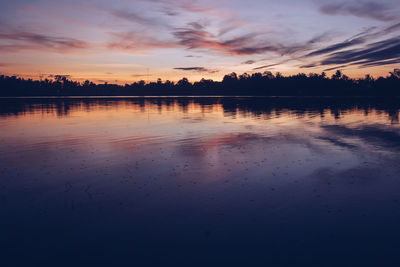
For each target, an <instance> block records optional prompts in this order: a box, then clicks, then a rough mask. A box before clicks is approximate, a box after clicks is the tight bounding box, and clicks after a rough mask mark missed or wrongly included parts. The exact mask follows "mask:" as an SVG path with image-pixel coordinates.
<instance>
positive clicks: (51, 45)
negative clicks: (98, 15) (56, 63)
mask: <svg viewBox="0 0 400 267" xmlns="http://www.w3.org/2000/svg"><path fill="white" fill-rule="evenodd" d="M0 40H3V41H6V42H7V43H6V44H4V43H3V44H0V48H1V49H2V50H3V51H5V50H6V51H21V50H41V49H46V50H52V51H56V52H63V53H64V52H69V51H72V50H80V49H87V48H89V47H90V46H91V45H90V44H89V43H88V42H85V41H81V40H77V39H73V38H68V37H55V36H50V35H44V34H37V33H32V32H25V31H13V32H0Z"/></svg>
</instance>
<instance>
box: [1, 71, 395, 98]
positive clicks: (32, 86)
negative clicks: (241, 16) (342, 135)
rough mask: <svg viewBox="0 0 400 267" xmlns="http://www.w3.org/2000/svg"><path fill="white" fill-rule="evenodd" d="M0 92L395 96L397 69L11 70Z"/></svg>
mask: <svg viewBox="0 0 400 267" xmlns="http://www.w3.org/2000/svg"><path fill="white" fill-rule="evenodd" d="M0 95H1V96H157V95H159V96H185V95H221V96H226V95H235V96H236V95H237V96H244V95H246V96H247V95H248V96H400V69H395V70H394V71H393V72H390V73H389V75H387V76H386V77H379V78H373V77H372V76H370V75H366V76H365V77H364V78H359V79H352V78H349V77H348V76H346V75H345V74H343V73H342V72H341V71H340V70H338V71H336V73H335V74H333V75H332V76H331V77H328V76H327V75H326V73H324V72H323V73H321V74H316V73H310V74H308V75H306V74H304V73H299V74H296V75H290V76H284V75H282V74H280V73H276V74H273V73H271V72H269V71H266V72H264V73H253V74H247V73H244V74H241V75H237V74H236V73H231V74H228V75H225V76H224V78H223V80H222V81H213V80H210V79H201V80H200V81H197V82H194V83H191V82H189V80H188V79H187V78H182V79H181V80H179V81H178V82H176V83H175V82H171V81H168V80H167V81H164V82H163V81H162V80H161V79H158V80H157V81H156V82H150V83H146V82H145V81H138V82H134V83H131V84H125V85H116V84H108V83H104V84H95V83H93V82H90V81H88V80H87V81H85V82H82V83H81V82H77V81H72V80H70V79H69V78H68V77H67V76H63V75H55V76H54V77H53V78H52V79H47V78H46V79H44V80H32V79H24V78H19V77H16V76H5V75H1V76H0Z"/></svg>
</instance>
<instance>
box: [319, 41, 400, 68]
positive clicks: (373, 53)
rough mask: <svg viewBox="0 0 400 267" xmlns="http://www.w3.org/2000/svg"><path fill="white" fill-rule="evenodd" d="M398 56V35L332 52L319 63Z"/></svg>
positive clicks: (399, 52)
mask: <svg viewBox="0 0 400 267" xmlns="http://www.w3.org/2000/svg"><path fill="white" fill-rule="evenodd" d="M399 58H400V37H396V38H391V39H386V40H383V41H379V42H375V43H372V44H369V45H367V46H366V47H364V48H359V49H351V50H347V51H341V52H336V53H333V54H331V55H329V56H327V57H326V58H325V59H324V60H322V61H321V65H330V64H346V63H352V64H366V63H373V62H375V63H378V62H381V61H385V60H390V59H399Z"/></svg>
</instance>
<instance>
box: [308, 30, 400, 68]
mask: <svg viewBox="0 0 400 267" xmlns="http://www.w3.org/2000/svg"><path fill="white" fill-rule="evenodd" d="M398 30H400V23H397V24H394V25H391V26H388V27H386V28H383V29H379V28H376V27H372V28H369V29H367V30H365V31H363V32H361V33H359V34H357V35H355V36H353V37H352V38H350V39H348V40H345V41H343V42H339V43H336V44H333V45H329V46H327V47H324V48H320V49H318V50H315V51H313V52H310V53H308V54H306V55H305V56H303V57H301V59H308V58H309V57H313V56H319V57H322V59H320V61H319V62H310V63H308V64H305V65H303V66H301V68H311V67H315V66H324V65H340V66H339V67H330V68H327V69H326V70H325V71H329V70H333V69H337V68H342V67H348V66H355V65H356V66H359V67H372V66H383V65H389V64H396V63H398V62H399V60H400V36H393V34H392V33H395V32H396V31H398ZM389 34H390V35H389ZM385 36H386V39H383V40H382V38H384V37H385ZM388 36H390V37H388ZM374 40H380V41H374Z"/></svg>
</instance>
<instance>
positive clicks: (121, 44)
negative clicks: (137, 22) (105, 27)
mask: <svg viewBox="0 0 400 267" xmlns="http://www.w3.org/2000/svg"><path fill="white" fill-rule="evenodd" d="M109 34H110V35H112V36H113V37H114V38H115V39H116V40H114V41H111V42H109V43H108V44H107V47H108V48H109V49H118V50H125V51H129V52H131V53H143V52H144V51H147V50H153V49H165V48H176V47H179V46H178V45H177V44H176V43H174V42H172V41H169V40H159V39H156V38H154V37H151V36H147V35H145V34H143V33H135V32H110V33H109Z"/></svg>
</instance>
